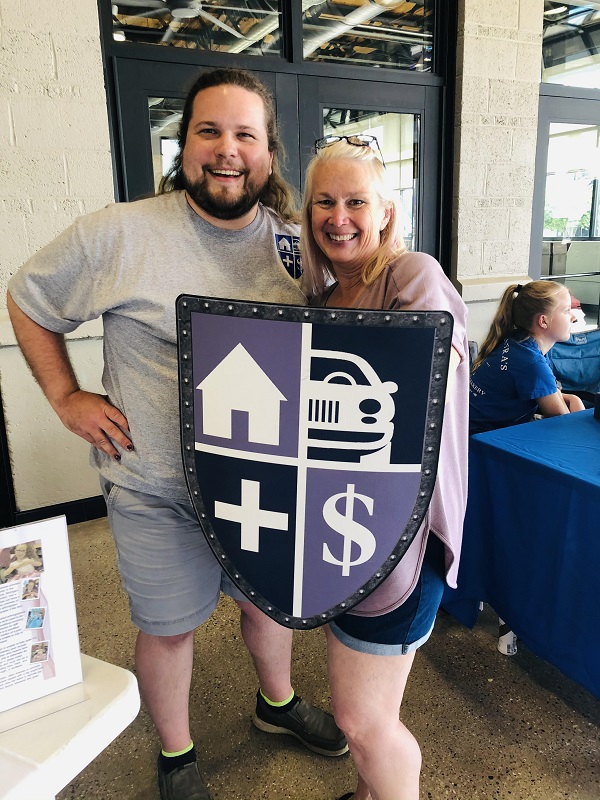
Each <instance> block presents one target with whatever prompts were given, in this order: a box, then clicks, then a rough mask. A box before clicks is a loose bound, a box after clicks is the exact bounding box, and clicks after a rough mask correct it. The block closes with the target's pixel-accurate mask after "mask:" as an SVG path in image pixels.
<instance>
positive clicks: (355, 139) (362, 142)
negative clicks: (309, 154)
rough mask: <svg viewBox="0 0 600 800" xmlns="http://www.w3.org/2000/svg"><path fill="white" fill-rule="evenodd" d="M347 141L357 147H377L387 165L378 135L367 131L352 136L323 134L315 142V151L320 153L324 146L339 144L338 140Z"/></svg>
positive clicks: (383, 162) (382, 161) (382, 160)
mask: <svg viewBox="0 0 600 800" xmlns="http://www.w3.org/2000/svg"><path fill="white" fill-rule="evenodd" d="M341 141H345V142H348V144H352V145H354V146H355V147H374V149H375V148H376V150H377V152H378V153H379V158H380V159H381V163H382V164H383V166H384V167H385V160H384V158H383V153H382V152H381V147H379V142H378V141H377V137H376V136H371V135H370V134H367V133H356V134H354V135H352V136H337V135H331V136H323V138H322V139H317V140H316V142H315V153H318V152H319V150H323V148H324V147H330V146H331V145H332V144H337V142H341Z"/></svg>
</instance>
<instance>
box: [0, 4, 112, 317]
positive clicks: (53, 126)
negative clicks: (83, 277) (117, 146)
mask: <svg viewBox="0 0 600 800" xmlns="http://www.w3.org/2000/svg"><path fill="white" fill-rule="evenodd" d="M0 52H1V61H0V144H1V148H0V149H1V162H0V235H2V242H3V246H2V249H1V255H0V308H4V307H5V305H6V303H5V293H6V284H7V282H8V279H9V278H10V276H11V275H12V274H13V273H14V272H15V271H16V270H17V269H18V267H19V266H20V265H21V264H22V263H23V262H24V261H25V260H26V259H27V258H28V257H29V256H30V255H31V254H32V253H34V252H35V251H36V250H38V249H39V248H40V247H42V246H43V245H44V244H46V243H47V242H49V241H50V240H51V239H52V238H54V236H56V234H57V233H59V232H60V231H61V230H63V229H64V228H65V227H67V225H69V223H70V222H71V221H72V220H73V219H74V218H75V217H77V216H79V215H80V214H81V213H84V212H86V211H91V210H94V209H96V208H101V207H102V206H104V205H106V204H107V203H109V202H111V201H112V200H113V199H114V194H113V178H112V164H111V157H110V148H109V137H108V119H107V112H106V93H105V88H104V77H103V73H102V59H101V54H100V34H99V29H98V12H97V7H96V0H76V2H74V1H73V0H52V2H50V1H49V0H27V2H24V0H0Z"/></svg>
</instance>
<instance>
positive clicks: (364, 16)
mask: <svg viewBox="0 0 600 800" xmlns="http://www.w3.org/2000/svg"><path fill="white" fill-rule="evenodd" d="M313 5H314V4H313ZM397 5H399V3H398V0H376V2H373V0H371V2H370V3H369V4H368V5H366V6H359V7H358V8H356V9H354V11H351V12H350V13H349V14H346V16H345V17H344V19H343V20H341V21H340V22H334V23H333V24H332V25H329V26H328V27H326V28H325V29H324V30H323V31H319V33H316V34H315V35H314V36H311V37H310V38H309V39H306V40H305V42H304V48H303V55H304V58H306V57H307V56H310V55H312V54H313V53H314V52H315V50H318V49H319V47H320V46H321V45H322V44H327V43H328V42H330V41H331V40H332V39H335V38H336V36H340V35H341V34H344V33H348V31H349V30H351V29H352V28H354V26H355V25H360V24H361V23H362V22H367V21H368V20H370V19H374V18H375V17H378V16H379V15H380V14H381V13H382V12H383V11H386V10H387V9H389V8H393V7H394V6H397Z"/></svg>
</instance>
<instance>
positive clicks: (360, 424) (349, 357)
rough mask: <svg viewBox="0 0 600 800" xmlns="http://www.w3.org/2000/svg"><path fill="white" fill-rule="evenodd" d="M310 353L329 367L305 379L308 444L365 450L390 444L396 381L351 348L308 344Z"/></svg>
mask: <svg viewBox="0 0 600 800" xmlns="http://www.w3.org/2000/svg"><path fill="white" fill-rule="evenodd" d="M312 359H325V360H326V361H324V365H327V362H330V363H331V367H332V368H331V371H328V373H327V375H326V377H325V378H323V379H322V380H310V381H309V390H308V398H309V399H308V427H309V433H308V445H309V447H318V448H322V449H323V448H324V449H334V450H356V451H358V452H365V451H373V450H379V449H380V448H383V447H385V446H386V445H388V444H389V443H390V441H391V439H392V436H393V433H394V423H393V422H392V420H393V418H394V414H395V411H396V409H395V405H394V400H393V399H392V397H391V395H392V394H393V393H394V392H397V391H398V385H397V384H396V383H394V382H393V381H386V382H382V381H381V380H380V378H379V376H378V375H377V373H376V372H375V370H374V369H373V367H372V366H371V365H370V364H369V363H368V361H366V360H365V359H364V358H362V357H361V356H357V355H354V354H353V353H344V352H340V351H338V350H312V351H311V361H312ZM327 369H329V367H328V366H327Z"/></svg>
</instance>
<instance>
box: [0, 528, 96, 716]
mask: <svg viewBox="0 0 600 800" xmlns="http://www.w3.org/2000/svg"><path fill="white" fill-rule="evenodd" d="M0 581H1V582H0V712H2V711H6V710H8V709H11V708H14V707H15V706H20V705H22V704H24V703H28V702H30V701H31V700H37V699H39V698H41V697H45V696H46V695H49V694H52V693H53V692H57V691H59V690H61V689H65V688H67V687H69V686H73V685H74V684H77V683H81V681H82V674H81V658H80V652H79V636H78V632H77V617H76V613H75V598H74V594H73V578H72V574H71V559H70V556H69V541H68V535H67V524H66V519H65V517H56V518H54V519H48V520H44V521H42V522H35V523H31V524H28V525H19V526H17V527H15V528H4V529H1V530H0Z"/></svg>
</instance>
